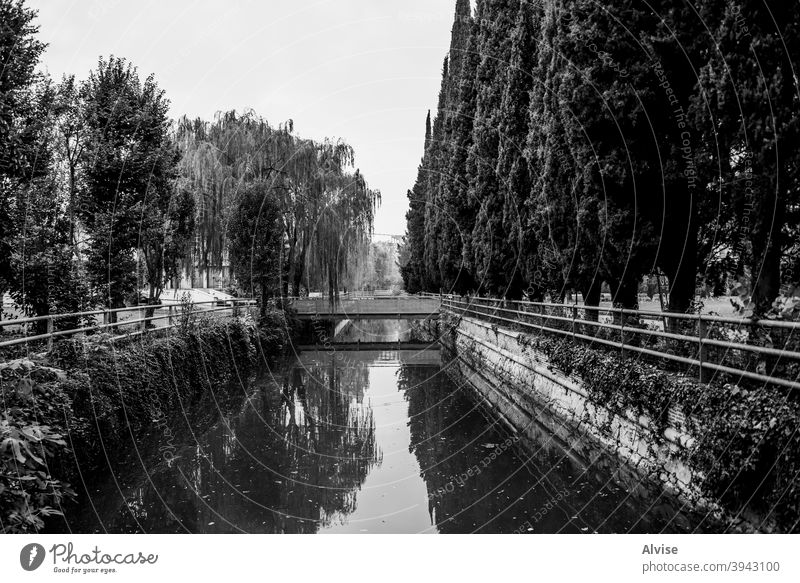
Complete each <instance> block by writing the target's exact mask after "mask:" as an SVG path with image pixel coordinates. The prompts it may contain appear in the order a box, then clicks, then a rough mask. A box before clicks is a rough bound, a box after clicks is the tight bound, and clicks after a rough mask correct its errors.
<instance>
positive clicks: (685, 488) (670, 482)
mask: <svg viewBox="0 0 800 583" xmlns="http://www.w3.org/2000/svg"><path fill="white" fill-rule="evenodd" d="M442 342H443V344H444V345H445V348H446V350H447V352H448V353H449V356H450V358H451V359H452V360H451V362H450V363H449V365H448V367H447V370H448V371H449V374H451V375H452V376H455V377H458V378H459V379H460V380H467V381H469V383H470V384H471V385H472V386H473V387H474V388H475V389H476V391H477V392H478V394H479V395H480V396H481V397H482V398H484V399H485V400H486V401H487V402H488V404H489V405H490V407H491V408H492V409H493V410H494V411H495V412H497V413H498V414H499V415H501V416H502V417H503V418H504V419H505V421H506V422H507V423H508V425H510V426H511V427H512V428H513V429H514V430H515V431H517V432H518V433H519V434H520V436H521V438H522V439H523V441H527V442H529V445H530V446H531V447H542V443H543V440H545V441H552V440H554V439H555V440H557V441H559V442H560V443H561V445H562V446H563V447H564V448H565V449H566V450H567V451H568V452H570V455H575V456H577V457H579V458H581V459H582V460H583V461H584V462H585V463H587V464H588V467H606V468H607V469H609V470H611V471H612V472H613V473H614V476H615V479H617V480H618V481H619V482H620V483H622V484H623V485H625V486H626V487H627V488H628V490H629V492H630V493H631V495H632V496H634V497H637V494H641V496H642V497H652V495H653V494H654V493H659V492H663V491H664V490H665V489H666V490H667V491H668V492H670V493H672V494H674V495H676V496H678V497H679V498H680V499H682V500H684V501H686V502H688V503H690V504H691V505H692V506H695V507H697V506H713V505H712V504H710V502H709V501H707V500H705V499H703V497H702V495H701V494H700V491H699V488H698V486H697V484H698V483H699V478H700V476H697V475H695V473H694V472H693V470H692V468H691V467H690V466H689V465H688V464H687V463H686V462H685V461H683V460H684V459H686V456H685V455H683V454H685V453H686V450H687V448H688V447H690V446H691V445H692V437H691V436H690V435H688V433H687V431H686V429H685V425H686V423H685V419H684V417H683V414H682V413H680V412H679V411H670V413H669V423H668V424H667V428H666V430H665V431H664V432H663V434H660V435H656V434H655V431H654V429H653V428H652V426H651V423H650V421H649V420H648V419H647V418H645V417H639V416H636V415H634V414H632V413H628V414H627V415H626V416H623V415H619V414H615V413H613V412H611V411H610V410H609V409H606V408H605V407H603V406H602V404H599V403H593V402H592V401H591V400H590V398H589V397H588V393H587V391H586V390H585V389H584V387H583V386H582V385H581V382H580V381H578V380H576V379H574V378H571V377H569V376H567V375H564V374H562V373H561V372H559V371H558V370H555V369H554V368H553V367H551V366H549V364H548V362H547V359H546V358H545V357H544V356H543V355H542V354H539V353H538V352H537V351H536V350H534V349H532V348H530V347H529V346H527V343H526V342H524V341H523V340H522V335H521V334H520V333H518V332H515V331H512V330H507V329H503V328H498V327H496V326H492V325H489V324H487V323H485V322H483V321H480V320H476V319H471V318H463V319H461V320H460V321H459V322H458V325H457V326H455V327H454V328H453V329H452V331H450V332H448V333H446V334H445V335H444V337H443V338H442ZM620 460H622V461H623V462H625V463H623V464H621V463H620Z"/></svg>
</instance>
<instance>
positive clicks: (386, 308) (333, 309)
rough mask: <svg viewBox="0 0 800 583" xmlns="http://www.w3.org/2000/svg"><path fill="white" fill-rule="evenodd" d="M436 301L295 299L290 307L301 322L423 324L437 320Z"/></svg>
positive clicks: (405, 297) (425, 298)
mask: <svg viewBox="0 0 800 583" xmlns="http://www.w3.org/2000/svg"><path fill="white" fill-rule="evenodd" d="M440 306H441V301H440V300H439V298H437V297H416V296H394V297H391V296H390V297H383V296H375V297H365V298H356V299H340V300H339V301H338V302H335V303H334V302H331V301H330V300H329V299H328V298H295V299H293V300H291V307H292V308H294V310H296V312H297V317H298V318H300V319H301V320H314V319H324V320H389V319H392V320H423V319H429V318H438V317H439V307H440Z"/></svg>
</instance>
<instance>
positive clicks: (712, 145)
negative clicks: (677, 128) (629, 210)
mask: <svg viewBox="0 0 800 583" xmlns="http://www.w3.org/2000/svg"><path fill="white" fill-rule="evenodd" d="M704 17H705V18H707V19H708V20H710V21H711V22H712V23H715V24H716V29H715V30H713V34H714V40H715V46H714V50H712V51H709V53H708V54H709V57H708V60H707V62H706V64H705V66H704V67H703V69H702V72H701V76H700V80H701V89H702V92H701V93H700V94H699V95H698V97H697V99H696V102H695V112H696V115H697V116H698V118H699V123H700V124H702V125H701V127H703V129H704V130H705V131H704V138H705V139H704V147H705V154H706V156H708V157H709V158H711V157H715V158H711V159H715V161H716V162H717V164H716V170H717V181H716V183H717V184H718V185H719V188H720V205H724V206H726V207H728V208H732V209H735V210H734V212H735V215H734V216H735V218H734V219H733V221H731V223H732V225H731V226H733V227H734V229H733V230H732V231H731V230H729V231H728V234H729V235H730V237H727V240H728V241H729V242H730V243H729V252H730V253H733V254H735V255H738V256H740V260H739V265H740V268H739V270H738V271H739V275H745V272H749V274H750V278H751V283H750V288H751V290H752V295H753V303H754V309H755V313H756V314H757V315H764V314H766V312H768V311H769V309H770V307H771V305H772V302H773V300H774V299H775V298H776V297H777V296H778V295H779V294H780V293H781V287H782V285H785V286H788V285H790V284H793V283H794V282H793V281H783V277H782V274H781V258H782V255H783V254H784V252H785V250H787V249H790V248H792V246H793V244H794V242H792V241H785V240H784V238H783V237H784V234H785V233H786V232H787V229H786V218H787V210H788V209H790V208H796V206H797V204H798V191H797V178H798V164H797V160H798V157H799V156H800V134H799V133H798V132H800V120H798V116H797V108H798V104H799V102H800V93H798V80H797V72H796V69H795V67H796V65H797V63H798V60H800V59H799V57H800V41H799V40H798V32H800V14H798V11H797V10H796V8H795V7H794V6H791V5H789V4H786V3H782V2H776V1H772V0H768V1H764V0H759V1H745V2H739V3H736V4H728V3H721V2H712V3H709V5H708V6H707V7H706V12H705V14H704ZM724 226H728V225H724ZM745 267H746V269H745ZM790 279H794V280H795V281H796V279H797V274H796V273H795V274H794V277H791V278H790Z"/></svg>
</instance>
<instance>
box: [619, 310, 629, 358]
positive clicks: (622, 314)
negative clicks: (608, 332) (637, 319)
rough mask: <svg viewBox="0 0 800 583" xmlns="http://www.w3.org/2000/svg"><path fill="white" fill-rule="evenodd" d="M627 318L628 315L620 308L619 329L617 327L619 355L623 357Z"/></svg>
mask: <svg viewBox="0 0 800 583" xmlns="http://www.w3.org/2000/svg"><path fill="white" fill-rule="evenodd" d="M627 319H628V315H627V314H626V313H625V311H624V310H622V309H620V318H619V323H620V329H619V341H620V355H621V356H622V358H625V322H626V321H627Z"/></svg>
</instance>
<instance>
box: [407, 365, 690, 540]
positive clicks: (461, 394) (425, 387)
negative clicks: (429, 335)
mask: <svg viewBox="0 0 800 583" xmlns="http://www.w3.org/2000/svg"><path fill="white" fill-rule="evenodd" d="M437 373H438V374H437ZM398 384H399V387H400V389H401V390H402V391H404V393H405V395H406V399H407V400H408V402H409V416H410V421H409V423H410V428H411V450H412V452H413V453H414V454H415V455H416V456H417V460H418V461H419V465H420V468H421V472H422V477H423V479H424V480H425V483H426V485H427V490H428V500H429V502H428V504H429V510H430V513H431V516H432V517H434V518H435V521H436V525H437V527H438V529H439V531H440V532H445V533H462V532H472V531H476V530H477V531H479V532H492V533H494V532H497V533H504V532H506V533H507V532H514V531H516V530H517V529H520V528H521V529H522V530H523V531H527V529H528V526H526V525H528V524H529V525H530V527H531V528H533V531H534V532H538V533H554V532H581V531H583V529H587V530H589V531H593V530H595V529H597V530H598V531H600V532H627V531H628V530H629V529H631V530H632V531H633V532H660V531H661V529H664V528H666V529H667V531H669V532H673V531H684V530H689V529H690V526H691V525H690V524H689V523H688V522H687V518H686V517H685V516H683V515H681V514H679V513H678V511H679V507H678V505H674V504H671V503H670V500H669V499H666V498H657V497H653V498H652V499H642V498H640V497H631V496H629V493H628V492H627V491H626V488H623V487H620V486H619V485H618V484H617V483H616V473H617V472H619V471H620V469H621V466H620V462H617V463H616V465H611V464H610V463H598V461H600V460H608V459H610V457H609V456H603V457H602V458H598V460H597V461H595V462H593V463H591V464H590V465H589V466H585V465H584V464H583V463H580V462H578V461H577V460H575V459H574V458H572V457H570V456H568V455H566V453H565V450H564V449H563V448H562V446H561V445H559V444H558V443H557V441H556V440H554V438H553V435H552V433H550V432H548V431H547V430H546V429H545V428H544V427H542V426H539V425H535V426H533V425H532V426H531V428H530V429H531V430H530V432H529V433H528V437H529V438H530V439H532V440H533V442H535V445H534V446H533V447H532V448H531V449H530V450H529V451H528V452H525V451H522V450H521V449H516V448H512V449H509V450H506V451H504V452H502V453H500V454H499V455H497V457H496V459H494V460H492V461H490V462H489V463H488V464H487V465H484V464H483V463H482V462H483V460H484V459H486V456H487V455H489V454H491V452H492V451H496V450H497V447H498V446H499V444H501V443H503V442H504V441H505V440H506V438H507V435H506V432H505V430H504V429H503V428H501V426H500V425H499V424H496V425H494V426H493V425H492V424H493V421H492V420H490V419H487V417H485V416H484V413H483V410H482V409H479V408H476V407H475V402H476V401H475V399H474V397H473V396H472V395H471V391H472V390H473V389H472V388H471V387H468V386H464V387H462V388H458V387H457V385H456V384H455V383H454V382H453V381H451V380H450V379H449V378H447V377H446V376H445V375H444V373H443V371H441V369H439V368H438V367H430V366H413V365H403V366H402V367H401V369H400V371H399V374H398ZM531 454H532V456H531ZM523 456H524V457H523ZM529 456H531V457H530V458H529ZM474 467H477V468H478V469H479V470H480V471H479V472H478V473H477V474H476V475H473V476H465V473H466V472H468V471H469V469H470V468H474ZM461 476H465V477H464V479H462V480H459V479H458V478H459V477H461ZM459 482H463V483H459Z"/></svg>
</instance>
